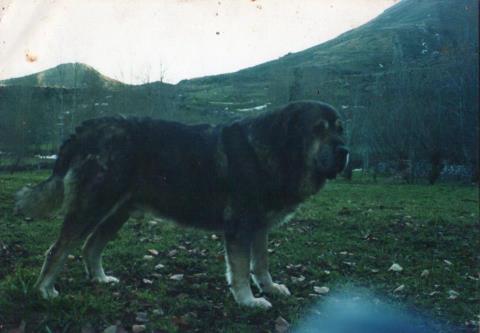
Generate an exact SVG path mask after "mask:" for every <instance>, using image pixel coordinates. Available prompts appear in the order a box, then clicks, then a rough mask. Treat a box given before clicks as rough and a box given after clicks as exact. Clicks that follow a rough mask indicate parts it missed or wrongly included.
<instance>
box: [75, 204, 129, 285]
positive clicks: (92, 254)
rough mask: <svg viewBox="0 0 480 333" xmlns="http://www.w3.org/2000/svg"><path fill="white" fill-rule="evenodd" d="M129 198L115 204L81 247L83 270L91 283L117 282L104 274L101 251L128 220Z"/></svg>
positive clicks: (114, 278) (112, 277)
mask: <svg viewBox="0 0 480 333" xmlns="http://www.w3.org/2000/svg"><path fill="white" fill-rule="evenodd" d="M129 198H130V197H129V196H126V197H124V198H123V199H121V200H120V201H119V202H117V204H116V205H115V206H114V207H113V208H112V210H111V211H110V212H109V213H108V214H107V216H105V217H104V218H103V221H102V222H101V223H100V224H99V225H98V226H97V227H96V228H95V229H94V231H93V232H92V233H91V234H90V236H88V238H87V241H86V242H85V244H84V245H83V261H84V264H85V270H86V271H87V276H88V277H89V278H90V279H92V280H93V281H97V282H101V283H108V282H114V283H115V282H118V279H117V278H116V277H114V276H108V275H106V274H105V271H104V270H103V265H102V251H103V249H104V248H105V246H106V245H107V243H108V242H109V241H110V240H112V239H113V238H114V237H115V236H116V234H117V231H118V230H119V229H120V228H121V227H122V226H123V224H124V223H125V222H126V221H127V220H128V218H129V212H130V206H129V204H128V199H129Z"/></svg>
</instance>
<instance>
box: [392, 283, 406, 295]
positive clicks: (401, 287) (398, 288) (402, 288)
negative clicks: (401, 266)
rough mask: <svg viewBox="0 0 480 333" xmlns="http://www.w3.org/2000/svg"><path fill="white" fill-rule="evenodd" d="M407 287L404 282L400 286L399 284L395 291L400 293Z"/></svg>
mask: <svg viewBox="0 0 480 333" xmlns="http://www.w3.org/2000/svg"><path fill="white" fill-rule="evenodd" d="M404 289H405V285H404V284H402V285H400V286H398V287H397V288H395V290H394V291H393V292H394V293H399V292H401V291H403V290H404Z"/></svg>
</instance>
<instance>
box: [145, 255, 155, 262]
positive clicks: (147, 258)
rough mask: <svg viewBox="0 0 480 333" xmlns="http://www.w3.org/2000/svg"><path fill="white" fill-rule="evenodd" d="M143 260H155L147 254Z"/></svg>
mask: <svg viewBox="0 0 480 333" xmlns="http://www.w3.org/2000/svg"><path fill="white" fill-rule="evenodd" d="M143 259H144V260H148V261H150V260H153V256H151V255H148V254H146V255H144V256H143Z"/></svg>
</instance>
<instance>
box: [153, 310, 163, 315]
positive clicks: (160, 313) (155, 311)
mask: <svg viewBox="0 0 480 333" xmlns="http://www.w3.org/2000/svg"><path fill="white" fill-rule="evenodd" d="M152 313H153V314H154V315H156V316H163V315H164V314H165V312H163V310H162V309H155V310H153V311H152Z"/></svg>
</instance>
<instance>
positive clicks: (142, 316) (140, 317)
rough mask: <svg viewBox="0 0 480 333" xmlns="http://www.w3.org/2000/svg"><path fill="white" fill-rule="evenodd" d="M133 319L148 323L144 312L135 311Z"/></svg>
mask: <svg viewBox="0 0 480 333" xmlns="http://www.w3.org/2000/svg"><path fill="white" fill-rule="evenodd" d="M135 320H136V321H138V322H139V323H148V314H147V313H146V312H137V314H136V317H135Z"/></svg>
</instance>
